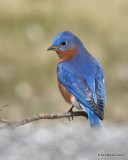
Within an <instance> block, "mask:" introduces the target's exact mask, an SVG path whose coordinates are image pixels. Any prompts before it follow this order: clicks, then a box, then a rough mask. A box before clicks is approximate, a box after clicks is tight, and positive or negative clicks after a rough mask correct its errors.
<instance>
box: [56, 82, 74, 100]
mask: <svg viewBox="0 0 128 160" xmlns="http://www.w3.org/2000/svg"><path fill="white" fill-rule="evenodd" d="M58 87H59V90H60V92H61V94H62V96H63V97H64V99H65V100H66V102H68V103H71V96H72V94H71V93H70V92H69V91H68V90H67V89H66V88H65V87H64V86H63V84H62V83H61V82H60V81H59V80H58Z"/></svg>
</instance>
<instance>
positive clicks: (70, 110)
mask: <svg viewBox="0 0 128 160" xmlns="http://www.w3.org/2000/svg"><path fill="white" fill-rule="evenodd" d="M73 107H74V105H73V106H72V107H71V108H70V109H69V111H68V112H70V113H71V118H72V120H73V111H72V109H73ZM68 120H69V121H70V117H69V118H68Z"/></svg>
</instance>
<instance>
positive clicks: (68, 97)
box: [58, 80, 81, 109]
mask: <svg viewBox="0 0 128 160" xmlns="http://www.w3.org/2000/svg"><path fill="white" fill-rule="evenodd" d="M58 87H59V90H60V92H61V94H62V96H63V97H64V99H65V101H66V102H68V103H69V104H72V105H74V106H75V107H77V108H78V109H79V108H81V107H80V105H79V103H78V101H77V99H76V98H75V97H74V96H73V95H72V94H71V93H70V92H69V91H68V90H67V89H66V88H65V87H64V86H63V84H62V83H61V82H60V81H59V80H58Z"/></svg>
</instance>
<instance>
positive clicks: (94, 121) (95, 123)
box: [86, 107, 102, 127]
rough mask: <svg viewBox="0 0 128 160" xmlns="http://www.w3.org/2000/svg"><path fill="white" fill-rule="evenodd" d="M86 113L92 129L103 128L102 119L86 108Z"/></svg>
mask: <svg viewBox="0 0 128 160" xmlns="http://www.w3.org/2000/svg"><path fill="white" fill-rule="evenodd" d="M86 112H87V114H88V119H89V122H90V126H91V127H102V125H101V120H100V118H99V117H98V116H97V115H96V114H95V113H94V112H93V111H92V110H91V109H89V108H87V107H86Z"/></svg>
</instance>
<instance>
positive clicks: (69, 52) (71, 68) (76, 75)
mask: <svg viewBox="0 0 128 160" xmlns="http://www.w3.org/2000/svg"><path fill="white" fill-rule="evenodd" d="M48 50H54V51H56V53H57V54H58V56H59V63H58V67H57V74H58V76H57V77H58V87H59V90H60V92H61V94H62V96H63V97H64V99H65V100H66V101H67V102H68V103H69V104H71V105H72V106H76V107H77V108H79V109H81V108H82V109H83V110H84V111H85V112H86V113H87V115H88V119H89V122H90V126H91V127H95V126H96V127H101V120H103V118H104V106H105V86H104V74H103V70H102V67H101V65H100V64H99V62H98V61H97V60H96V59H95V58H94V57H93V56H92V55H91V54H90V53H89V52H88V51H87V49H86V48H85V47H84V45H83V44H82V42H81V41H80V39H79V38H78V37H77V36H75V35H74V34H73V33H71V32H69V31H65V32H61V33H59V34H58V35H57V36H56V37H55V39H54V40H53V43H52V46H51V47H49V48H48Z"/></svg>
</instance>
